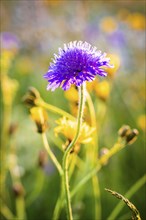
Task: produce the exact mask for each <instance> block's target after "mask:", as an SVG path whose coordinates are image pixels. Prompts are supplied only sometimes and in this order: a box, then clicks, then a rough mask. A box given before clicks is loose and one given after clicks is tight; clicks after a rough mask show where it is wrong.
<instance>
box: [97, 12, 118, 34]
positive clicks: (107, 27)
mask: <svg viewBox="0 0 146 220" xmlns="http://www.w3.org/2000/svg"><path fill="white" fill-rule="evenodd" d="M117 26H118V25H117V22H116V21H115V19H113V17H110V16H108V17H104V18H103V19H102V20H101V22H100V27H101V29H102V30H103V31H104V32H107V33H109V34H110V33H113V32H114V31H115V30H116V29H117Z"/></svg>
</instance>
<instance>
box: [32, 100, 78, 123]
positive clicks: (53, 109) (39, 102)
mask: <svg viewBox="0 0 146 220" xmlns="http://www.w3.org/2000/svg"><path fill="white" fill-rule="evenodd" d="M35 104H36V105H37V106H40V107H43V108H45V109H48V110H49V111H51V112H54V113H57V114H59V115H62V116H65V117H67V118H69V119H70V120H75V117H73V116H72V115H71V114H69V113H67V112H66V111H64V110H62V109H60V108H57V107H55V106H53V105H50V104H48V103H46V102H45V101H44V100H43V99H41V98H40V99H37V100H36V101H35Z"/></svg>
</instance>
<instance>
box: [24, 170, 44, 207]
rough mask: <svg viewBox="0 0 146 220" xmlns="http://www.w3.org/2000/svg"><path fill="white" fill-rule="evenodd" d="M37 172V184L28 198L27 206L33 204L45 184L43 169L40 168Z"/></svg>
mask: <svg viewBox="0 0 146 220" xmlns="http://www.w3.org/2000/svg"><path fill="white" fill-rule="evenodd" d="M36 172H37V173H36V175H37V176H36V180H35V185H34V187H33V191H32V192H31V193H30V194H29V195H28V197H27V198H26V206H28V207H29V206H31V204H32V203H33V202H34V201H35V200H36V199H37V197H38V196H39V194H40V193H41V191H42V189H43V185H44V180H45V175H44V173H43V172H42V169H41V168H38V169H37V171H36Z"/></svg>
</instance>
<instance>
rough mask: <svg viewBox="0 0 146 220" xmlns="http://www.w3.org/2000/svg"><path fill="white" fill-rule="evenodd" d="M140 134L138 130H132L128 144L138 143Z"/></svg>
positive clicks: (127, 140) (127, 139) (128, 137)
mask: <svg viewBox="0 0 146 220" xmlns="http://www.w3.org/2000/svg"><path fill="white" fill-rule="evenodd" d="M138 134H139V132H138V130H137V129H133V130H131V133H130V134H128V135H127V136H126V142H127V144H133V143H134V142H135V141H136V139H137V135H138Z"/></svg>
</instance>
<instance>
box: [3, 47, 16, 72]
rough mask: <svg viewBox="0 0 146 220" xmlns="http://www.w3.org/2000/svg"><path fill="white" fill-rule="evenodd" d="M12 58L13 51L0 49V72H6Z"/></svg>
mask: <svg viewBox="0 0 146 220" xmlns="http://www.w3.org/2000/svg"><path fill="white" fill-rule="evenodd" d="M13 58H14V53H13V51H11V50H4V49H3V50H2V51H1V57H0V62H1V72H2V74H4V73H7V72H8V69H9V67H10V65H11V62H12V60H13Z"/></svg>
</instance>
